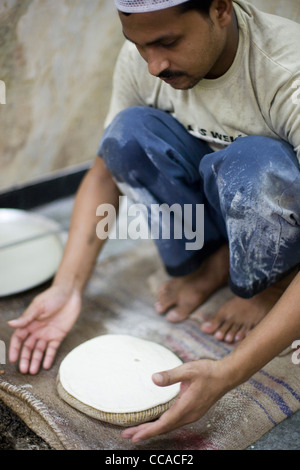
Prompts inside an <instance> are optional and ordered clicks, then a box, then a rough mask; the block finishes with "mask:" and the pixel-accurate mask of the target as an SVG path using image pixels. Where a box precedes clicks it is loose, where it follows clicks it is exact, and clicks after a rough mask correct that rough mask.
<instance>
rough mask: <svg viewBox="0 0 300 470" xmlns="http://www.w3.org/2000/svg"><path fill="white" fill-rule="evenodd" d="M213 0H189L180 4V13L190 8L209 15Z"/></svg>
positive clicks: (127, 14)
mask: <svg viewBox="0 0 300 470" xmlns="http://www.w3.org/2000/svg"><path fill="white" fill-rule="evenodd" d="M212 2H213V0H188V1H187V2H184V3H182V5H178V6H177V8H178V9H179V11H180V13H185V12H187V11H190V10H197V11H199V12H200V13H202V14H203V15H206V16H209V11H210V7H211V5H212ZM122 13H123V15H126V16H129V15H131V13H125V12H122Z"/></svg>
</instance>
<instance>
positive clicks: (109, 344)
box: [57, 335, 182, 426]
mask: <svg viewBox="0 0 300 470" xmlns="http://www.w3.org/2000/svg"><path fill="white" fill-rule="evenodd" d="M181 364H182V361H181V360H180V359H179V358H178V357H177V356H176V355H175V354H174V353H173V352H171V351H170V350H169V349H166V348H165V347H164V346H161V345H160V344H157V343H154V342H152V341H146V340H143V339H140V338H136V337H134V336H128V335H103V336H98V337H96V338H93V339H91V340H89V341H87V342H85V343H83V344H81V345H80V346H78V347H77V348H75V349H73V351H71V352H70V353H69V354H68V355H67V356H66V357H65V359H64V360H63V361H62V363H61V365H60V368H59V373H58V378H57V389H58V393H59V395H60V397H61V398H62V399H63V400H65V401H66V402H67V403H69V404H70V405H71V406H73V407H74V408H76V409H79V410H80V411H82V412H83V413H85V414H87V415H89V416H91V417H93V418H97V419H100V420H102V421H106V422H109V423H113V424H118V425H120V426H128V425H135V424H139V423H143V422H146V421H151V420H153V419H156V418H157V417H159V416H160V415H161V414H162V413H164V411H166V410H167V409H168V408H169V407H170V406H171V404H172V403H173V402H174V400H175V399H176V397H177V395H178V393H179V389H180V384H174V385H171V386H169V387H159V386H157V385H155V384H154V383H153V381H152V374H154V373H155V372H161V371H164V370H168V369H173V368H175V367H178V366H179V365H181Z"/></svg>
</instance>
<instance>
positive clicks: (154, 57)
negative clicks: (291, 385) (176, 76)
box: [147, 50, 170, 77]
mask: <svg viewBox="0 0 300 470" xmlns="http://www.w3.org/2000/svg"><path fill="white" fill-rule="evenodd" d="M147 63H148V70H149V73H150V74H151V75H154V76H155V77H158V75H159V74H160V73H161V72H163V71H164V70H167V69H168V68H169V67H170V62H169V61H168V59H167V58H166V57H165V56H163V55H161V54H160V53H159V52H158V51H157V50H156V51H148V53H147Z"/></svg>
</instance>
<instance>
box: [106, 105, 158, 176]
mask: <svg viewBox="0 0 300 470" xmlns="http://www.w3.org/2000/svg"><path fill="white" fill-rule="evenodd" d="M148 109H149V108H147V107H143V106H134V107H131V108H127V109H125V110H123V111H121V112H120V113H118V114H117V116H115V118H114V119H113V121H112V122H111V124H110V125H109V126H108V127H107V129H105V131H104V133H103V136H102V139H101V142H100V145H99V149H98V155H99V156H101V157H102V158H103V159H104V161H105V163H106V166H107V168H108V169H109V170H110V171H111V173H112V174H113V175H115V176H119V177H120V178H121V177H122V175H124V174H128V172H130V171H131V169H133V168H136V167H137V165H140V163H141V159H142V158H143V151H142V148H141V145H140V144H139V141H138V136H139V135H141V134H142V133H143V128H144V124H143V123H144V117H145V115H146V114H147V110H148ZM121 179H123V178H121Z"/></svg>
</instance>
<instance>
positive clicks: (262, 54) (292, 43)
mask: <svg viewBox="0 0 300 470" xmlns="http://www.w3.org/2000/svg"><path fill="white" fill-rule="evenodd" d="M234 4H235V5H236V11H237V13H238V18H239V21H240V23H241V24H240V27H241V28H244V29H245V30H247V32H248V34H249V42H250V44H249V47H250V54H251V55H252V56H254V55H256V56H257V57H259V60H260V61H265V62H266V63H267V66H268V67H270V68H271V69H272V68H273V67H275V68H276V67H277V68H281V69H282V71H286V72H287V73H290V74H291V75H292V74H294V73H296V72H297V71H299V69H300V54H299V44H300V24H299V23H297V22H296V21H292V20H290V19H288V18H283V17H282V16H278V15H274V14H270V13H266V12H264V11H262V10H260V9H258V8H256V7H255V6H253V5H252V4H250V3H249V2H245V1H243V0H235V1H234ZM299 20H300V18H299Z"/></svg>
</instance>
